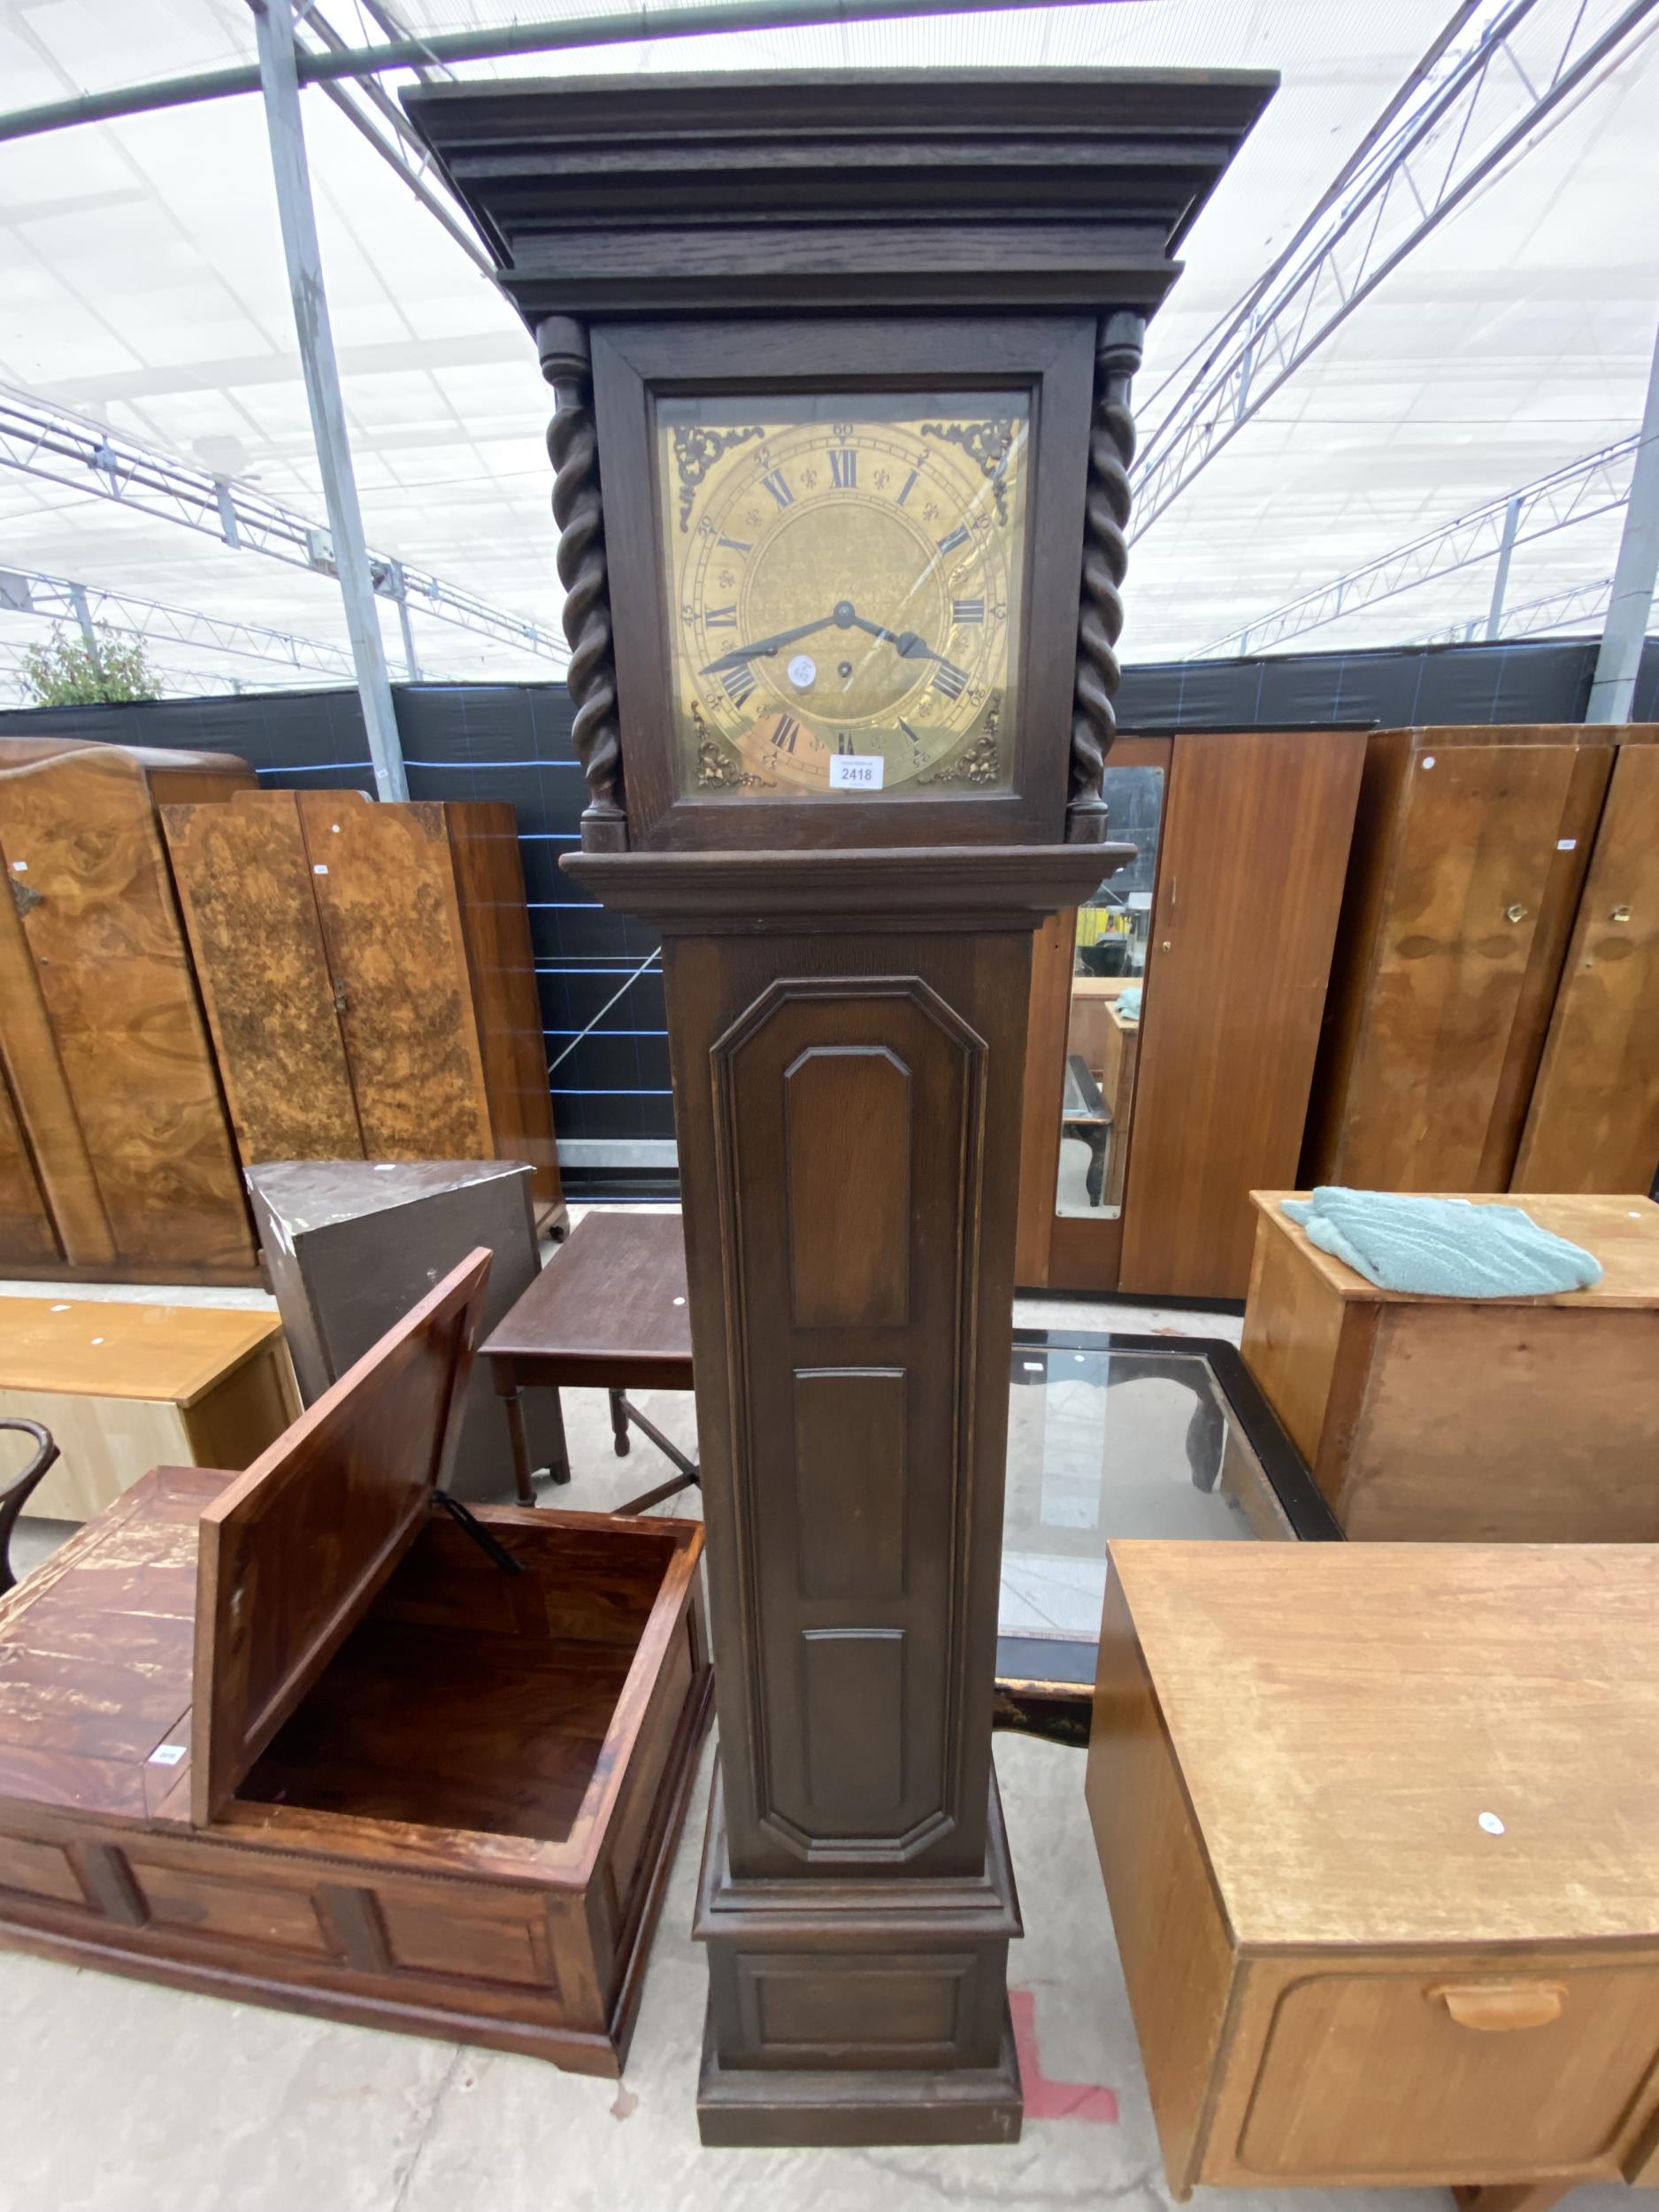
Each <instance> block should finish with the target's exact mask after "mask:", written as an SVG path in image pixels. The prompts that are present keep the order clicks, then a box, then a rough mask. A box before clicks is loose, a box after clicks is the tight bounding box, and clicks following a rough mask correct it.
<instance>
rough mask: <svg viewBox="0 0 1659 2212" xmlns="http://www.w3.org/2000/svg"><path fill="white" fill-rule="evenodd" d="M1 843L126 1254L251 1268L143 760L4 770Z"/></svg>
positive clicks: (113, 754) (93, 754)
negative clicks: (21, 893)
mask: <svg viewBox="0 0 1659 2212" xmlns="http://www.w3.org/2000/svg"><path fill="white" fill-rule="evenodd" d="M0 842H3V843H4V849H5V853H6V857H7V861H8V863H9V864H10V867H11V870H12V873H13V876H14V879H15V878H16V876H17V875H18V873H19V863H22V864H24V867H23V871H22V873H23V879H24V880H25V881H26V882H27V886H28V887H29V888H30V889H31V890H33V891H34V892H35V894H36V895H37V903H35V904H34V905H32V906H31V907H30V909H29V911H28V913H27V915H26V916H25V917H24V921H23V929H24V933H25V935H26V937H27V942H28V949H29V953H30V956H31V957H32V959H33V962H34V965H35V978H36V984H37V987H38V990H39V994H40V997H41V999H42V1002H43V1003H44V1006H45V1009H46V1011H47V1014H48V1016H49V1018H50V1024H51V1031H52V1037H53V1040H54V1041H55V1044H56V1047H57V1055H58V1061H59V1063H60V1064H61V1067H62V1071H63V1075H64V1078H65V1081H66V1084H67V1087H68V1092H69V1095H70V1098H71V1100H72V1101H73V1111H74V1118H75V1119H76V1121H77V1122H78V1124H79V1126H80V1131H81V1138H82V1140H83V1141H84V1144H85V1148H86V1152H87V1154H88V1156H89V1158H90V1160H91V1162H92V1168H93V1173H94V1175H95V1176H96V1182H97V1188H98V1193H99V1195H100V1197H101V1199H102V1202H103V1208H104V1214H105V1216H106V1217H107V1220H108V1222H109V1225H110V1228H111V1233H112V1234H113V1237H114V1241H115V1247H116V1250H117V1252H118V1253H119V1255H120V1256H121V1257H123V1258H129V1257H130V1258H132V1259H134V1260H137V1261H148V1262H152V1263H159V1262H162V1261H164V1260H165V1261H171V1262H173V1263H175V1264H178V1265H180V1266H181V1267H184V1268H187V1269H188V1268H189V1267H192V1266H196V1265H207V1266H221V1267H225V1266H242V1265H245V1266H251V1265H252V1263H253V1258H254V1251H253V1238H252V1232H251V1229H250V1224H249V1220H248V1213H247V1207H246V1204H245V1202H244V1201H243V1198H242V1186H241V1178H240V1176H239V1174H238V1171H237V1167H236V1159H235V1154H234V1148H233V1146H232V1143H231V1139H230V1132H229V1129H228V1128H227V1125H226V1120H225V1111H224V1106H223V1102H222V1101H221V1098H220V1094H219V1079H218V1076H217V1073H216V1071H215V1069H214V1065H213V1057H212V1053H211V1048H210V1046H209V1042H208V1038H207V1033H206V1030H205V1027H204V1024H203V1020H202V1014H201V1009H200V1007H199V1005H198V1003H197V1001H196V987H195V983H194V980H193V979H192V976H191V972H190V963H189V956H188V951H187V949H186V946H185V941H184V934H183V931H182V930H181V928H180V925H179V918H178V914H177V911H176V910H175V908H174V905H173V895H172V887H171V883H170V879H169V878H168V873H167V865H166V859H165V854H164V852H163V850H162V844H161V836H160V832H159V830H158V828H157V823H156V818H155V813H154V810H153V808H152V806H151V803H150V793H149V789H148V787H147V786H146V783H145V781H144V778H143V774H142V770H141V768H140V766H139V764H138V763H137V762H136V761H135V760H134V758H133V757H131V756H130V755H128V754H127V753H125V752H122V751H119V750H118V749H116V748H114V747H97V748H90V749H85V750H81V751H72V752H70V753H68V754H66V755H65V756H63V757H60V758H58V759H53V760H47V761H42V762H40V763H38V764H35V766H33V767H31V768H28V769H25V770H20V771H17V772H13V773H11V774H4V775H0ZM25 1110H26V1114H27V1112H28V1108H27V1103H26V1107H25ZM30 1118H31V1121H32V1116H31V1117H30ZM72 1256H74V1257H79V1256H80V1255H79V1254H78V1253H73V1254H72Z"/></svg>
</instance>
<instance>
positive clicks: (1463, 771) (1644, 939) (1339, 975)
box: [1301, 726, 1659, 1193]
mask: <svg viewBox="0 0 1659 2212" xmlns="http://www.w3.org/2000/svg"><path fill="white" fill-rule="evenodd" d="M1656 734H1659V733H1655V731H1653V730H1651V729H1633V730H1623V731H1616V730H1612V729H1609V728H1606V727H1600V726H1592V727H1578V726H1540V727H1524V726H1517V727H1515V728H1502V729H1483V728H1470V729H1429V730H1386V731H1379V732H1377V733H1374V734H1373V735H1372V736H1371V738H1370V739H1369V740H1368V741H1367V750H1366V763H1365V777H1364V783H1363V788H1362V792H1361V796H1360V805H1359V814H1358V819H1357V822H1356V831H1355V838H1354V857H1353V864H1352V866H1351V868H1350V872H1349V877H1348V888H1347V892H1346V894H1345V895H1344V899H1343V906H1342V920H1341V928H1340V933H1339V938H1338V945H1337V953H1336V958H1335V961H1334V963H1333V970H1332V983H1331V992H1330V998H1329V1002H1328V1004H1329V1012H1328V1017H1327V1021H1326V1025H1325V1035H1324V1038H1323V1040H1322V1041H1321V1046H1320V1052H1319V1064H1318V1070H1317V1077H1316V1080H1315V1086H1314V1100H1313V1105H1312V1108H1311V1110H1310V1116H1309V1123H1308V1141H1307V1145H1306V1148H1305V1150H1304V1154H1303V1159H1302V1174H1301V1179H1302V1181H1303V1182H1305V1183H1308V1184H1310V1185H1311V1184H1314V1183H1345V1184H1349V1185H1355V1186H1358V1187H1364V1188H1371V1189H1378V1190H1422V1191H1501V1190H1505V1189H1508V1188H1509V1187H1511V1177H1512V1175H1514V1176H1517V1177H1518V1178H1519V1180H1518V1181H1517V1184H1516V1187H1519V1188H1525V1189H1532V1190H1540V1189H1558V1190H1584V1191H1596V1190H1603V1191H1617V1190H1633V1191H1640V1192H1643V1193H1645V1192H1646V1191H1647V1188H1648V1187H1649V1184H1650V1182H1651V1180H1652V1178H1653V1173H1654V1170H1655V1166H1656V1165H1659V1041H1656V1040H1655V1024H1654V1021H1653V1019H1652V1018H1651V1009H1652V1007H1653V1006H1654V1004H1655V994H1659V970H1655V955H1654V950H1653V947H1654V933H1655V926H1656V924H1655V914H1654V908H1655V894H1654V870H1655V862H1654V859H1653V857H1652V855H1653V835H1654V822H1655V816H1656V815H1659V804H1656V803H1655V784H1654V781H1653V779H1654V775H1655V766H1654V764H1644V763H1643V761H1642V760H1640V759H1638V760H1636V761H1635V762H1634V764H1633V765H1631V766H1630V767H1629V770H1628V772H1625V764H1626V763H1629V762H1630V761H1631V758H1632V755H1643V756H1648V757H1651V755H1652V753H1653V745H1652V740H1653V738H1654V737H1655V735H1656ZM1616 759H1617V762H1618V763H1619V770H1620V772H1618V773H1617V774H1615V772H1614V768H1615V761H1616ZM1593 847H1594V850H1595V854H1596V856H1597V858H1596V862H1595V868H1594V873H1595V878H1596V879H1599V883H1600V888H1599V889H1597V888H1595V887H1594V885H1593V883H1592V882H1591V881H1590V879H1591V872H1592V849H1593ZM1586 900H1591V901H1594V903H1592V904H1590V905H1588V906H1587V907H1586V906H1585V903H1584V902H1586ZM1603 905H1605V908H1606V912H1605V913H1603V912H1602V911H1601V908H1602V907H1603ZM1581 909H1582V910H1581ZM1616 909H1621V910H1622V909H1629V912H1628V914H1627V916H1626V918H1625V919H1624V921H1621V922H1614V921H1612V920H1611V915H1612V913H1613V911H1614V910H1616ZM1570 947H1571V951H1570ZM1592 947H1594V950H1592ZM1563 974H1564V975H1565V978H1566V980H1565V983H1564V984H1563ZM1563 991H1564V993H1565V996H1564V998H1563ZM1644 1000H1645V1004H1644ZM1644 1014H1646V1015H1647V1018H1646V1020H1645V1021H1644ZM1547 1035H1548V1036H1550V1037H1552V1038H1553V1039H1554V1042H1553V1044H1552V1046H1551V1048H1550V1049H1549V1050H1548V1054H1547V1053H1546V1037H1547ZM1546 1059H1547V1061H1548V1080H1547V1082H1546V1083H1545V1087H1544V1090H1543V1093H1542V1094H1541V1096H1540V1099H1539V1103H1538V1108H1537V1111H1536V1113H1535V1114H1532V1100H1533V1096H1534V1086H1535V1081H1537V1080H1541V1079H1543V1073H1544V1071H1542V1070H1541V1069H1540V1061H1544V1060H1546ZM1604 1090H1605V1091H1607V1092H1609V1093H1610V1094H1611V1095H1609V1096H1607V1097H1606V1098H1605V1100H1604V1099H1603V1096H1602V1094H1603V1092H1604ZM1593 1094H1594V1101H1593ZM1529 1117H1530V1118H1531V1130H1530V1133H1527V1129H1528V1124H1529ZM1644 1161H1645V1163H1646V1164H1645V1166H1644V1165H1643V1164H1642V1163H1643V1162H1644ZM1569 1162H1570V1163H1571V1164H1570V1165H1569ZM1552 1175H1553V1177H1554V1179H1553V1180H1552V1179H1551V1178H1552Z"/></svg>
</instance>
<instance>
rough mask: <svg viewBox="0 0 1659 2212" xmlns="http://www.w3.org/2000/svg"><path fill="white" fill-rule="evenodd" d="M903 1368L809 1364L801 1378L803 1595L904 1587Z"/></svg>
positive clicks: (798, 1450)
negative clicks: (809, 1366)
mask: <svg viewBox="0 0 1659 2212" xmlns="http://www.w3.org/2000/svg"><path fill="white" fill-rule="evenodd" d="M909 1388H910V1378H909V1376H908V1375H906V1374H905V1372H904V1371H903V1369H902V1368H900V1367H885V1368H868V1367H865V1368H859V1367H829V1368H824V1367H818V1368H802V1369H799V1370H798V1371H796V1374H795V1516H796V1520H797V1523H798V1525H799V1528H800V1538H801V1551H800V1563H799V1569H798V1572H799V1576H800V1587H801V1594H802V1596H803V1597H804V1598H856V1596H857V1595H858V1594H860V1592H861V1591H862V1592H864V1593H865V1594H868V1595H869V1596H871V1597H872V1598H900V1597H902V1596H903V1594H904V1579H905V1577H904V1497H905V1492H906V1490H907V1489H908V1487H909V1481H910V1470H909V1467H908V1465H907V1463H906V1452H905V1444H904V1404H905V1399H906V1397H907V1395H908V1394H909Z"/></svg>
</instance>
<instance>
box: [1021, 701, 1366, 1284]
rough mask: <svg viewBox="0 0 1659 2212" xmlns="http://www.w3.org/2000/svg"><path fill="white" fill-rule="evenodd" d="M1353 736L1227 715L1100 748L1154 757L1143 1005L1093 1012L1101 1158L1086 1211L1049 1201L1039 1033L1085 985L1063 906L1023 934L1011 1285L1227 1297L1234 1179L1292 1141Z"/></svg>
mask: <svg viewBox="0 0 1659 2212" xmlns="http://www.w3.org/2000/svg"><path fill="white" fill-rule="evenodd" d="M1364 743H1365V741H1364V738H1363V735H1362V734H1361V733H1358V732H1356V731H1346V730H1329V731H1313V732H1303V731H1284V730H1243V731H1235V732H1193V733H1187V732H1181V733H1177V735H1176V736H1175V737H1174V739H1173V740H1172V741H1171V740H1170V739H1145V738H1141V739H1134V738H1124V739H1121V740H1119V741H1118V744H1117V745H1116V746H1115V747H1114V748H1113V750H1112V756H1111V759H1112V763H1113V764H1114V766H1117V765H1125V764H1126V765H1132V766H1135V767H1141V768H1144V767H1146V766H1156V765H1158V764H1164V763H1167V772H1168V796H1167V800H1166V803H1165V806H1164V816H1163V820H1162V822H1161V825H1160V826H1159V830H1158V834H1157V855H1156V876H1155V878H1154V879H1153V889H1152V911H1151V918H1150V930H1149V934H1148V937H1147V941H1146V944H1147V950H1146V969H1145V974H1144V977H1143V978H1142V979H1141V981H1142V1002H1141V1019H1140V1022H1139V1024H1138V1025H1137V1029H1136V1033H1135V1035H1134V1037H1133V1039H1131V1037H1130V1036H1129V1034H1128V1033H1127V1032H1126V1031H1125V1027H1124V1025H1122V1024H1121V1023H1118V1024H1115V1025H1110V1029H1109V1025H1108V1022H1107V1019H1106V1017H1105V1008H1104V1005H1103V1004H1102V1008H1101V1013H1100V1027H1101V1033H1102V1036H1101V1041H1102V1054H1101V1061H1100V1064H1099V1066H1098V1067H1096V1068H1095V1070H1094V1072H1095V1074H1096V1077H1097V1079H1102V1088H1105V1084H1104V1080H1103V1079H1104V1078H1105V1077H1106V1076H1107V1075H1108V1073H1109V1072H1110V1077H1111V1082H1110V1090H1109V1091H1108V1092H1107V1097H1108V1102H1109V1106H1110V1114H1111V1118H1112V1119H1111V1128H1110V1134H1109V1136H1108V1138H1107V1153H1106V1167H1105V1173H1104V1176H1103V1177H1102V1178H1097V1179H1094V1180H1093V1181H1092V1182H1091V1185H1090V1188H1089V1195H1090V1197H1091V1198H1092V1199H1094V1200H1095V1202H1096V1208H1097V1210H1094V1211H1093V1212H1088V1211H1077V1210H1071V1211H1069V1212H1067V1211H1062V1210H1059V1209H1058V1207H1057V1206H1056V1148H1057V1144H1058V1140H1059V1130H1060V1125H1061V1123H1062V1120H1063V1118H1064V1055H1063V1053H1062V1052H1061V1051H1060V1050H1058V1049H1056V1040H1057V1039H1064V1038H1065V1036H1066V1033H1067V1023H1068V1017H1067V1013H1066V1011H1065V1009H1066V1007H1067V1004H1068V1000H1069V997H1070V995H1071V994H1072V992H1073V990H1074V989H1075V990H1076V991H1078V992H1079V993H1081V994H1083V995H1085V997H1088V996H1089V995H1092V994H1094V993H1095V992H1097V991H1099V990H1101V988H1102V985H1101V984H1100V983H1099V982H1097V981H1095V980H1094V979H1089V978H1085V977H1077V978H1075V979H1074V977H1073V975H1072V951H1071V938H1070V934H1069V933H1068V931H1067V930H1066V928H1065V926H1064V925H1065V922H1066V920H1067V918H1066V917H1064V916H1063V917H1061V918H1060V926H1059V927H1057V928H1055V927H1050V928H1049V929H1048V930H1045V931H1044V932H1043V933H1041V934H1040V935H1039V937H1038V940H1037V945H1036V951H1035V956H1034V959H1033V1004H1032V1014H1031V1059H1030V1061H1029V1063H1028V1066H1027V1075H1026V1088H1025V1113H1024V1125H1023V1132H1022V1145H1021V1178H1020V1233H1019V1243H1018V1263H1019V1280H1020V1282H1021V1284H1022V1285H1023V1286H1026V1287H1029V1288H1041V1287H1048V1288H1051V1289H1056V1290H1112V1289H1121V1290H1125V1291H1132V1292H1138V1293H1141V1294H1150V1295H1166V1296H1167V1295H1186V1296H1195V1297H1218V1298H1241V1297H1242V1296H1243V1295H1244V1292H1245V1288H1246V1286H1247V1285H1248V1280H1249V1269H1250V1251H1251V1239H1252V1233H1253V1227H1254V1217H1253V1216H1252V1213H1251V1210H1250V1202H1249V1194H1250V1190H1251V1188H1252V1187H1253V1186H1254V1185H1259V1184H1260V1183H1261V1182H1262V1180H1263V1176H1264V1174H1265V1171H1266V1166H1267V1164H1268V1163H1269V1162H1270V1161H1271V1162H1273V1163H1275V1164H1276V1165H1277V1167H1278V1169H1279V1170H1281V1171H1284V1172H1286V1173H1288V1172H1289V1171H1290V1170H1291V1167H1292V1164H1293V1163H1294V1161H1295V1160H1296V1159H1297V1157H1298V1156H1299V1153H1300V1150H1301V1146H1302V1125H1303V1118H1304V1114H1305V1111H1306V1107H1307V1100H1308V1091H1309V1086H1310V1081H1311V1079H1312V1074H1313V1065H1314V1056H1315V1053H1316V1050H1317V1042H1318V1034H1319V1024H1320V1019H1321V1016H1322V1014H1323V1012H1324V1009H1325V987H1326V979H1327V974H1328V970H1329V965H1330V960H1331V952H1332V946H1333V941H1334V938H1335V933H1336V925H1337V916H1338V912H1339V910H1340V902H1341V897H1342V882H1343V873H1344V869H1345V867H1346V864H1347V858H1348V841H1349V836H1350V833H1351V831H1352V827H1353V820H1354V808H1355V803H1356V798H1357V795H1358V792H1359V787H1360V777H1361V772H1362V768H1363V759H1364ZM1112 773H1113V769H1112V768H1109V769H1108V771H1107V794H1108V798H1109V800H1110V795H1111V777H1112ZM1125 834H1126V835H1127V834H1130V833H1129V832H1127V831H1125ZM1113 987H1118V986H1113ZM1108 995H1110V990H1109V992H1108ZM1086 1018H1087V1017H1086ZM1109 1038H1110V1043H1111V1046H1112V1049H1111V1050H1110V1052H1109V1051H1108V1050H1107V1049H1106V1046H1107V1043H1108V1041H1109ZM1125 1045H1133V1051H1132V1052H1131V1053H1130V1054H1129V1055H1128V1056H1127V1057H1128V1060H1129V1064H1128V1065H1127V1066H1125V1052H1124V1050H1123V1049H1122V1048H1123V1047H1124V1046H1125Z"/></svg>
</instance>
